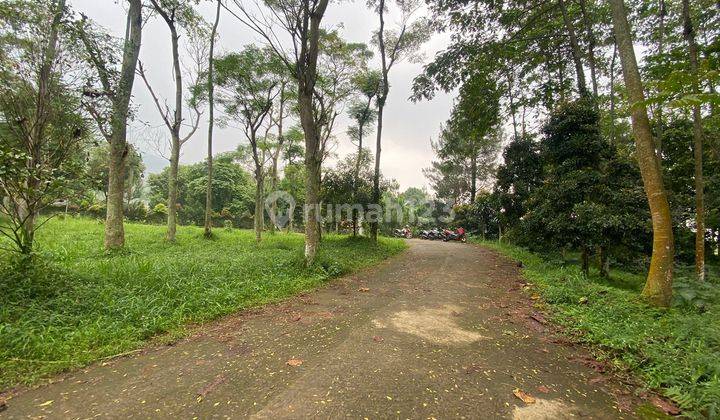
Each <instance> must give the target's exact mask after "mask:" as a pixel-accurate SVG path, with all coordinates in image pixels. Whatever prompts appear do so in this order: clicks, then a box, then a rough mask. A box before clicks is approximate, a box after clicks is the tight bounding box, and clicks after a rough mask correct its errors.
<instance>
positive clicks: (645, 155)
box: [610, 0, 674, 306]
mask: <svg viewBox="0 0 720 420" xmlns="http://www.w3.org/2000/svg"><path fill="white" fill-rule="evenodd" d="M610 6H611V9H612V20H613V27H614V32H615V39H616V40H617V44H618V51H619V53H620V62H621V64H622V69H623V76H624V79H625V87H626V88H627V92H628V98H629V100H630V103H631V105H632V107H631V110H632V111H631V118H632V127H633V132H634V134H635V146H636V155H637V159H638V164H639V166H640V173H641V175H642V179H643V186H644V188H645V193H646V195H647V197H648V204H649V206H650V213H651V215H652V224H653V250H652V257H651V260H650V270H649V272H648V276H647V281H646V282H645V287H644V289H643V291H642V295H643V296H644V297H645V298H647V299H648V300H649V301H650V302H651V303H652V304H655V305H658V306H668V305H669V304H670V300H671V298H672V278H673V262H674V244H673V231H672V218H671V215H670V206H669V204H668V199H667V194H666V192H665V186H664V185H663V179H662V171H661V169H660V164H659V162H658V159H657V155H656V154H655V143H654V141H653V136H652V131H651V129H650V120H649V119H648V114H647V108H646V107H645V105H644V104H643V101H644V100H645V94H644V92H643V85H642V80H641V79H640V72H639V70H638V66H637V60H636V58H635V51H634V49H633V43H632V35H631V31H630V24H629V23H628V20H627V12H626V10H625V3H624V0H610Z"/></svg>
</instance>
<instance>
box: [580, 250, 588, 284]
mask: <svg viewBox="0 0 720 420" xmlns="http://www.w3.org/2000/svg"><path fill="white" fill-rule="evenodd" d="M580 268H581V270H582V273H583V276H585V277H589V276H590V251H589V250H588V247H587V246H586V245H583V246H582V252H581V254H580Z"/></svg>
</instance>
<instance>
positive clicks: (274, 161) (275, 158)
mask: <svg viewBox="0 0 720 420" xmlns="http://www.w3.org/2000/svg"><path fill="white" fill-rule="evenodd" d="M285 83H286V82H285V81H283V82H281V86H280V110H279V112H278V121H277V125H278V138H277V147H276V148H275V151H274V153H273V155H272V169H271V177H272V179H271V186H272V191H273V192H275V191H277V187H278V161H279V160H280V153H282V146H283V143H284V138H283V118H284V115H283V111H284V107H285ZM270 211H271V212H272V214H273V216H272V217H276V216H277V200H273V202H272V204H271V209H270ZM270 222H271V223H270V232H271V233H275V222H274V221H273V220H270Z"/></svg>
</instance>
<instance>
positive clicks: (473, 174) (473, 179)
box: [470, 151, 477, 204]
mask: <svg viewBox="0 0 720 420" xmlns="http://www.w3.org/2000/svg"><path fill="white" fill-rule="evenodd" d="M476 195H477V153H475V151H473V156H472V162H470V204H473V203H475V196H476Z"/></svg>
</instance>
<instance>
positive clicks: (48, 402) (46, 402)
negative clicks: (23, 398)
mask: <svg viewBox="0 0 720 420" xmlns="http://www.w3.org/2000/svg"><path fill="white" fill-rule="evenodd" d="M53 402H55V400H48V401H45V402H44V403H42V404H40V405H38V407H47V406H48V405H50V404H52V403H53Z"/></svg>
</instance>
